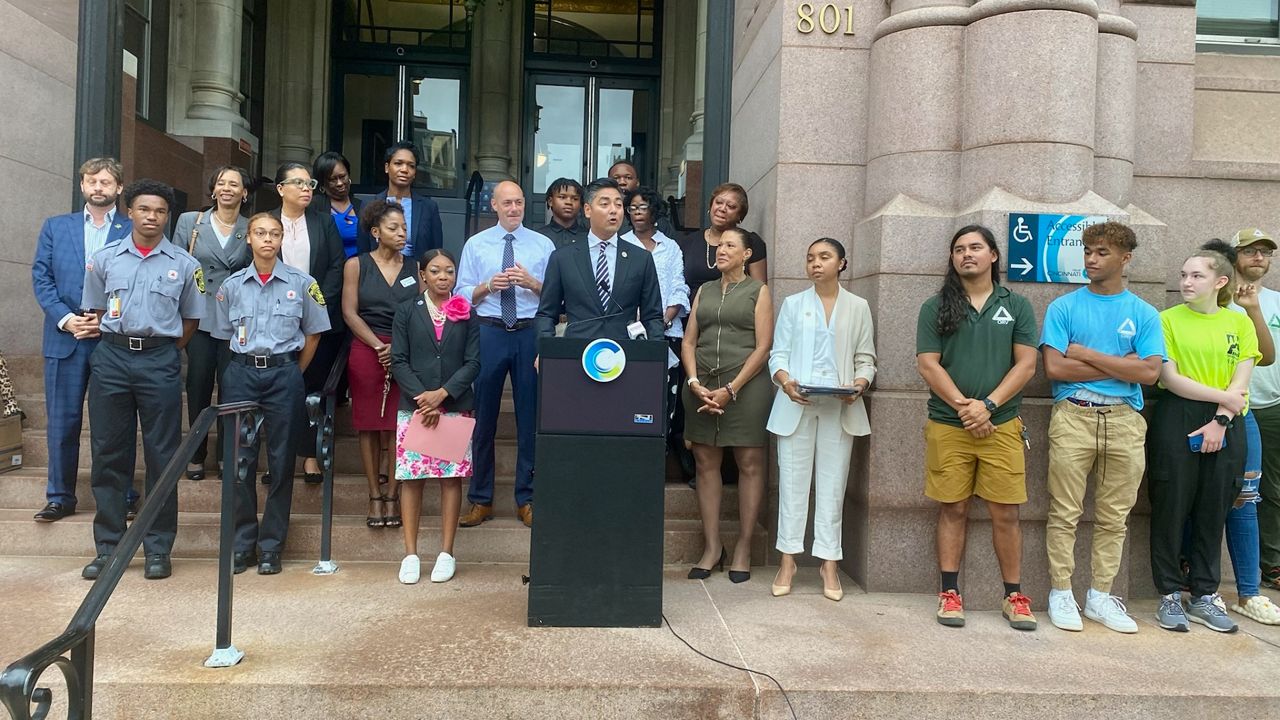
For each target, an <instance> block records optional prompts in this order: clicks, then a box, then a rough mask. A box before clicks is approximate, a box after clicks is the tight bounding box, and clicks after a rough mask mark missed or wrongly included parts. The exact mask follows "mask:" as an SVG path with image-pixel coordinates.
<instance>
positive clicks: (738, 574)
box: [729, 570, 751, 583]
mask: <svg viewBox="0 0 1280 720" xmlns="http://www.w3.org/2000/svg"><path fill="white" fill-rule="evenodd" d="M750 579H751V571H750V570H730V571H729V582H732V583H744V582H746V581H748V580H750Z"/></svg>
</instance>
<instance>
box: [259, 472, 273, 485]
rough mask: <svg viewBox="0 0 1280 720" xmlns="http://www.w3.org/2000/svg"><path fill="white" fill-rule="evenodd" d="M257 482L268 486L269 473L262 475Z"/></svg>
mask: <svg viewBox="0 0 1280 720" xmlns="http://www.w3.org/2000/svg"><path fill="white" fill-rule="evenodd" d="M258 482H260V483H262V484H263V485H270V484H271V473H262V477H259V478H258Z"/></svg>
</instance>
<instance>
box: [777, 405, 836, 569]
mask: <svg viewBox="0 0 1280 720" xmlns="http://www.w3.org/2000/svg"><path fill="white" fill-rule="evenodd" d="M843 407H844V404H843V403H841V402H840V401H839V400H837V399H835V398H830V397H817V398H814V400H813V404H812V405H809V406H807V407H805V408H804V414H803V415H802V416H801V417H800V424H799V425H798V426H797V427H796V431H795V432H794V433H792V434H791V435H788V436H785V437H784V436H781V435H780V436H778V544H777V548H778V551H779V552H784V553H786V554H788V555H797V554H799V553H802V552H804V528H805V523H807V522H808V519H809V486H810V483H811V482H814V483H815V484H816V488H815V490H814V493H813V556H814V557H816V558H821V559H822V560H843V559H844V552H843V550H842V549H841V546H840V532H841V519H842V517H843V513H844V491H845V487H846V486H847V485H848V484H849V461H850V458H851V455H852V454H853V436H852V435H850V434H848V433H846V432H845V431H844V428H842V427H841V426H840V411H841V409H842V408H843ZM815 461H816V464H817V469H818V471H817V479H816V481H814V480H813V477H814V464H815Z"/></svg>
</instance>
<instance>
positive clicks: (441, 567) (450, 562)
mask: <svg viewBox="0 0 1280 720" xmlns="http://www.w3.org/2000/svg"><path fill="white" fill-rule="evenodd" d="M457 569H458V563H457V561H455V560H454V559H453V556H452V555H450V554H449V553H447V552H442V553H440V554H439V555H437V556H436V565H435V567H433V568H431V582H449V581H450V580H452V579H453V573H454V571H456V570H457Z"/></svg>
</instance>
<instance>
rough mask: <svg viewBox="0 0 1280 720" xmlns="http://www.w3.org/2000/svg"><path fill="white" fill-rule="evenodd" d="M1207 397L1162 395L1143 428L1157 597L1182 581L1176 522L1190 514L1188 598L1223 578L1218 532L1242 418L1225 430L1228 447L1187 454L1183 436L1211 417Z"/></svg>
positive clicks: (1234, 472) (1238, 465) (1232, 485)
mask: <svg viewBox="0 0 1280 720" xmlns="http://www.w3.org/2000/svg"><path fill="white" fill-rule="evenodd" d="M1216 410H1217V406H1216V405H1214V404H1213V403H1207V402H1199V401H1195V400H1187V399H1185V398H1181V397H1178V396H1177V395H1174V394H1173V393H1166V394H1165V395H1164V396H1163V397H1161V398H1160V400H1159V401H1157V403H1156V406H1155V411H1154V413H1153V415H1152V419H1151V428H1150V430H1149V431H1148V433H1147V483H1148V485H1147V489H1148V493H1149V495H1150V498H1151V575H1152V578H1153V579H1154V581H1155V585H1156V590H1158V591H1159V592H1160V594H1161V595H1169V594H1172V593H1175V592H1178V589H1179V588H1180V587H1181V585H1182V569H1181V563H1180V561H1179V558H1180V555H1181V552H1180V550H1181V547H1182V533H1183V527H1184V526H1185V525H1186V524H1187V520H1191V525H1192V528H1193V530H1192V536H1191V545H1190V550H1191V552H1190V556H1189V557H1188V558H1187V561H1188V562H1189V563H1190V565H1191V575H1190V583H1191V594H1192V596H1197V597H1198V596H1201V595H1212V594H1213V593H1216V592H1217V591H1218V584H1219V582H1220V581H1221V579H1222V567H1221V559H1222V533H1223V529H1224V528H1225V527H1226V523H1227V511H1228V510H1230V509H1231V504H1232V503H1233V502H1234V501H1235V499H1236V495H1237V493H1238V492H1239V486H1238V482H1239V479H1240V476H1241V475H1242V474H1243V472H1244V456H1245V442H1246V441H1245V436H1244V421H1243V420H1240V419H1236V420H1235V421H1233V422H1232V424H1231V427H1229V428H1227V433H1226V443H1227V446H1226V447H1225V448H1223V449H1222V450H1219V451H1218V452H1216V453H1193V452H1191V448H1190V446H1189V445H1188V438H1187V434H1188V433H1191V432H1195V430H1196V429H1197V428H1199V427H1201V426H1202V425H1204V424H1205V423H1207V422H1209V421H1211V420H1212V419H1213V415H1214V413H1215V412H1216Z"/></svg>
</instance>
